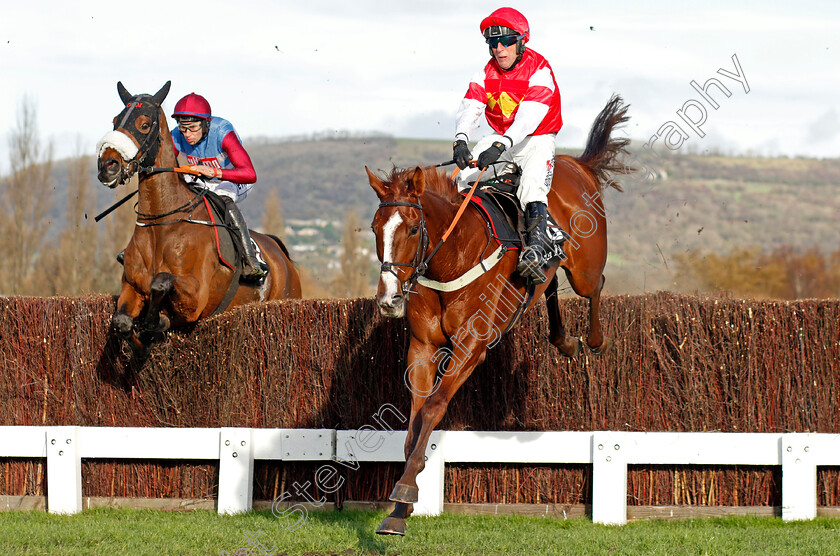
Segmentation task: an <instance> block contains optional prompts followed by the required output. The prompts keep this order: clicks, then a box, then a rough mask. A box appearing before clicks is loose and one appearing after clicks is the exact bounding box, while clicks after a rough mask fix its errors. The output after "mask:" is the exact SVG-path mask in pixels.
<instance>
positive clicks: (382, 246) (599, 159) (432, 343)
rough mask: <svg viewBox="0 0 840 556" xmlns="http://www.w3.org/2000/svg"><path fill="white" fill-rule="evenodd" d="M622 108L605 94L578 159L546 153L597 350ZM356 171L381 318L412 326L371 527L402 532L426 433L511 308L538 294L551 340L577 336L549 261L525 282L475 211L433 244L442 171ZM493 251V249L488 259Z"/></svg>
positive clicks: (444, 215)
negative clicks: (383, 495)
mask: <svg viewBox="0 0 840 556" xmlns="http://www.w3.org/2000/svg"><path fill="white" fill-rule="evenodd" d="M626 112H627V106H624V105H623V103H622V100H621V98H620V97H618V96H613V97H612V98H611V99H610V101H609V102H608V104H607V105H606V107H605V108H604V109H603V110H602V111H601V113H600V114H599V115H598V117H597V119H596V120H595V123H594V124H593V126H592V130H591V131H590V133H589V139H588V141H587V145H586V149H585V151H584V153H583V154H582V155H581V156H580V157H579V158H573V157H570V156H557V157H555V170H554V179H553V181H552V184H551V191H550V192H549V195H548V210H549V212H550V213H551V215H552V216H553V217H554V219H555V221H556V222H557V224H559V225H560V226H561V227H562V228H563V229H564V230H566V231H568V232H569V233H570V235H571V238H570V239H568V240H567V243H566V245H565V248H566V251H567V255H568V258H567V259H566V260H565V261H563V262H561V263H559V266H561V267H562V268H563V270H564V272H565V273H566V277H567V278H568V280H569V283H570V284H571V286H572V288H573V289H574V291H575V292H576V293H577V294H578V295H579V296H582V297H586V298H588V299H589V335H588V337H587V340H586V343H587V345H588V347H589V349H590V350H591V351H592V352H593V353H596V354H601V353H604V352H605V351H606V350H607V349H608V348H609V346H610V345H611V341H610V340H609V339H608V338H606V337H604V335H603V333H602V332H601V323H600V319H599V312H598V311H599V300H600V295H601V289H602V288H603V287H604V275H603V271H604V265H605V264H606V261H607V222H606V218H605V216H606V213H605V211H604V205H603V202H602V199H601V192H602V190H603V189H604V187H605V186H606V185H607V183H609V184H610V185H612V186H613V187H615V188H616V189H618V190H619V191H620V190H621V188H620V186H619V185H617V184H616V183H614V182H612V180H610V179H609V175H610V173H613V172H618V171H619V170H620V169H623V167H622V166H621V165H620V163H619V162H618V160H617V159H618V155H620V154H622V153H626V151H625V147H626V145H627V143H628V141H627V140H626V139H611V138H610V134H611V133H612V130H613V129H614V128H615V127H616V126H618V125H620V124H622V123H623V122H625V121H627V119H628V117H627V116H626ZM365 169H366V170H367V173H368V179H369V181H370V185H371V187H372V188H373V190H374V191H375V192H376V195H377V196H378V197H379V201H380V204H379V209H378V210H377V211H376V215H375V216H374V219H373V223H372V229H373V232H374V234H375V235H376V252H377V255H378V256H379V260H380V261H381V263H382V269H381V273H380V277H379V285H378V288H377V292H376V297H377V303H378V305H379V309H380V312H381V313H382V314H383V315H384V316H386V317H401V316H403V315H407V317H408V324H409V327H410V331H411V336H410V344H409V348H408V358H407V363H408V367H407V369H406V372H405V377H404V378H405V382H406V385H407V386H408V388H409V390H411V416H410V420H409V424H408V434H407V436H406V441H405V457H406V462H405V468H404V471H403V474H402V476H401V477H400V479H399V480H398V481H397V484H396V486H395V487H394V490H393V492H392V493H391V496H390V499H391V500H392V501H394V502H396V504H395V506H394V511H393V512H392V513H391V514H390V515H389V516H388V517H387V518H385V520H384V521H383V522H382V524H381V525H380V526H379V529H378V530H377V533H380V534H397V535H404V534H405V518H406V517H408V516H409V515H410V514H411V512H412V509H413V503H414V502H417V498H418V488H417V481H416V478H417V475H418V474H419V473H420V472H421V471H422V470H423V468H424V466H425V463H424V461H425V454H426V445H427V443H428V441H429V436H430V435H431V433H432V430H433V429H434V428H435V427H436V426H437V424H438V423H439V422H440V420H441V419H442V418H443V416H444V413H445V412H446V407H447V405H448V404H449V401H450V400H451V399H452V396H453V395H455V392H456V391H457V390H458V388H459V387H460V386H461V385H462V384H463V383H464V381H465V380H466V379H467V377H469V376H470V374H471V373H472V371H473V370H474V369H475V368H476V366H477V365H479V364H480V363H481V362H482V361H484V358H485V356H486V353H487V349H488V348H489V347H492V346H494V345H495V344H496V343H497V342H498V341H499V339H500V338H501V335H502V334H503V333H504V331H505V330H506V329H507V328H508V327H509V326H510V325H512V324H513V323H514V322H515V320H516V319H517V318H518V315H519V311H520V309H521V308H523V307H527V306H530V305H532V304H533V300H535V299H538V298H539V296H540V295H543V294H544V295H545V296H546V299H547V302H548V316H549V328H550V334H549V339H550V341H551V343H552V344H554V345H555V346H557V347H558V348H559V349H560V352H561V353H562V354H563V355H565V356H568V357H572V356H574V355H575V354H576V353H577V352H578V350H579V349H580V340H579V339H578V338H573V337H569V336H568V335H567V334H566V329H565V327H564V325H563V323H562V322H561V319H560V311H559V307H558V299H557V295H556V294H557V287H558V280H557V275H556V272H557V268H558V264H556V263H555V265H554V266H552V267H550V268H548V269H545V270H544V272H545V273H546V276H547V278H548V280H547V281H546V282H545V283H543V284H541V285H537V286H532V285H529V284H526V283H525V281H524V280H523V279H522V278H521V277H520V276H519V275H518V274H517V273H516V266H517V256H518V255H517V251H516V250H512V251H507V252H505V251H497V250H496V249H497V246H498V243H493V242H494V240H493V239H492V238H491V236H490V233H489V230H488V226H487V224H486V223H485V221H484V219H483V218H482V216H480V215H479V213H478V211H477V210H474V209H473V210H466V211H465V212H464V213H463V215H462V216H461V218H460V220H459V221H458V222H457V225H456V226H455V228H454V229H453V231H452V233H451V236H449V237H448V241H446V242H445V243H441V239H442V238H443V237H444V233H445V231H446V230H447V228H448V227H449V226H450V223H451V222H452V221H453V219H454V218H455V215H456V212H457V211H458V208H459V206H460V205H461V203H462V201H463V197H462V196H461V195H459V194H458V193H457V192H456V191H457V189H456V185H455V183H454V181H452V179H451V178H448V177H446V176H444V175H442V174H440V173H439V172H438V171H437V170H436V169H434V168H419V167H417V168H415V169H413V170H398V169H396V168H395V169H394V170H393V171H392V172H391V174H390V175H389V176H387V177H386V178H385V179H381V178H380V177H378V176H377V175H375V174H373V173H372V172H371V171H370V170H368V169H367V168H365ZM494 251H495V253H496V255H490V253H491V252H494ZM488 255H489V256H488ZM482 272H483V273H482ZM459 277H465V278H459ZM470 280H471V281H470ZM529 290H530V291H529Z"/></svg>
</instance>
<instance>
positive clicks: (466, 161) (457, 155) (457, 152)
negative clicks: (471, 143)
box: [452, 139, 472, 170]
mask: <svg viewBox="0 0 840 556" xmlns="http://www.w3.org/2000/svg"><path fill="white" fill-rule="evenodd" d="M471 157H472V155H471V154H470V148H469V147H468V146H467V142H466V141H464V140H463V139H458V140H457V141H455V142H454V143H452V159H453V160H455V164H457V165H458V168H460V169H461V170H463V169H464V168H466V167H467V166H469V165H470V158H471Z"/></svg>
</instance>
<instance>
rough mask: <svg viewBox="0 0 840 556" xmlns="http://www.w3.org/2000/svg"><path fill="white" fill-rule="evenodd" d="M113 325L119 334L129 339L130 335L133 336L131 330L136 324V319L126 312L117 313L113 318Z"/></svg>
mask: <svg viewBox="0 0 840 556" xmlns="http://www.w3.org/2000/svg"><path fill="white" fill-rule="evenodd" d="M111 326H112V327H113V329H114V331H115V332H116V333H117V334H119V335H120V336H122V337H123V338H126V339H128V338H129V336H131V330H132V327H133V326H134V319H132V318H131V317H130V316H128V315H126V314H125V313H117V314H116V315H114V317H113V318H112V319H111Z"/></svg>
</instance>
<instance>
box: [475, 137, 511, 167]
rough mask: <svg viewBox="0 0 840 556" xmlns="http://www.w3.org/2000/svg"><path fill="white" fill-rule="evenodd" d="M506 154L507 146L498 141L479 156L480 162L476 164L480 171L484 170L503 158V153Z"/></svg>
mask: <svg viewBox="0 0 840 556" xmlns="http://www.w3.org/2000/svg"><path fill="white" fill-rule="evenodd" d="M503 152H505V146H504V144H503V143H502V142H500V141H496V142H495V143H493V144H492V145H490V146H489V147H488V148H487V150H486V151H484V152H483V153H481V154H480V155H478V162H476V166H477V167H478V168H479V169H480V170H484V169H485V168H487V167H488V166H490V165H491V164H493V163H494V162H496V161H497V160H499V157H500V156H502V153H503Z"/></svg>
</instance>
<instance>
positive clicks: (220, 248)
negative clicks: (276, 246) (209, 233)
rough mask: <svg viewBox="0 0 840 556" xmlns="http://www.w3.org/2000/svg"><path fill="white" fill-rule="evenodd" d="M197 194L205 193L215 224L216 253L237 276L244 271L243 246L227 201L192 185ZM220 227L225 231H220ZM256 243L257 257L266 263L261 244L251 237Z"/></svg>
mask: <svg viewBox="0 0 840 556" xmlns="http://www.w3.org/2000/svg"><path fill="white" fill-rule="evenodd" d="M190 189H192V190H193V191H194V192H195V193H196V194H200V193H202V192H203V193H204V197H203V199H202V200H203V201H204V206H205V207H206V208H207V214H208V215H209V216H210V223H212V224H213V233H214V234H215V236H216V253H217V254H218V256H219V262H220V263H222V264H223V265H225V266H226V267H228V268H229V269H231V270H233V271H235V272H236V273H237V276H238V275H239V274H240V273H241V271H242V262H243V257H242V253H243V246H242V242H241V241H240V240H239V234H237V233H236V232H235V231H234V228H235V226H234V225H233V223H232V222H230V218H229V216H228V211H227V209H226V208H225V201H224V199H222V198H221V197H219V195H217V194H216V193H213V192H212V191H209V190H205V189H203V188H201V187H198V186H195V185H192V186H190ZM219 229H222V230H223V232H222V233H219ZM251 243H252V244H253V245H254V251H255V252H256V254H257V259H259V261H260V263H265V259H264V258H263V256H262V253H261V252H260V246H259V245H258V244H257V242H256V241H254V240H253V239H251Z"/></svg>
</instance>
